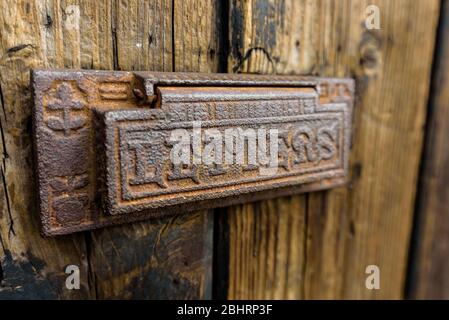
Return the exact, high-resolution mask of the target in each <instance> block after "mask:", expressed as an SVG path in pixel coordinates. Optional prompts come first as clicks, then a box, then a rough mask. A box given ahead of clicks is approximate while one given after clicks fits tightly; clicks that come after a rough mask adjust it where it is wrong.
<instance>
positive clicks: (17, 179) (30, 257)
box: [0, 1, 106, 299]
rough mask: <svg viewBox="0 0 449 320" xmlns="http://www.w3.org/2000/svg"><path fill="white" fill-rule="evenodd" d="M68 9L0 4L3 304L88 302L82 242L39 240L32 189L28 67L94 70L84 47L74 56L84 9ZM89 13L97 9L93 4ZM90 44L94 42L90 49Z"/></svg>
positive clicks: (55, 5) (0, 290)
mask: <svg viewBox="0 0 449 320" xmlns="http://www.w3.org/2000/svg"><path fill="white" fill-rule="evenodd" d="M70 4H71V3H67V6H65V7H61V6H60V5H59V1H45V2H44V1H2V2H1V3H0V35H1V36H0V56H1V58H0V88H1V105H2V109H1V110H2V112H1V116H0V124H1V133H2V164H1V174H2V184H1V197H0V199H1V200H0V203H1V211H0V242H1V244H2V245H1V247H0V257H1V258H0V266H1V270H2V272H1V279H0V298H2V299H8V298H16V299H18V298H34V299H40V298H52V299H56V298H90V297H92V295H91V292H90V286H89V282H88V278H87V275H88V261H87V248H86V244H85V240H84V237H83V235H73V236H67V237H59V238H57V239H52V238H44V237H42V236H41V235H40V231H39V230H40V226H39V223H38V220H39V218H38V210H37V207H36V202H35V198H36V197H35V195H36V193H37V190H36V188H35V185H34V183H33V181H34V180H35V176H34V169H33V155H32V148H31V117H30V114H31V106H32V101H31V92H30V87H29V70H30V68H36V67H49V68H50V67H51V68H57V67H59V68H63V67H74V68H79V67H82V66H83V65H82V63H83V61H85V60H86V59H87V57H89V59H87V60H93V61H97V62H96V63H98V60H95V58H94V57H93V56H94V55H93V51H92V50H90V49H88V48H85V51H84V54H83V59H81V55H80V54H74V52H78V53H79V52H80V51H81V50H80V43H81V42H80V34H81V33H80V32H84V31H85V30H84V29H82V30H80V31H75V30H76V28H73V27H74V25H72V24H70V23H69V20H70V19H72V18H73V19H74V22H73V23H75V24H76V23H79V22H80V20H83V19H90V18H89V17H88V14H87V11H85V10H83V8H85V6H84V7H83V6H81V10H79V11H78V13H79V15H78V13H75V17H74V16H73V14H74V13H72V11H70V8H69V7H68V6H69V5H70ZM73 8H74V7H72V9H73ZM78 8H80V7H78ZM90 8H91V9H92V10H101V9H100V7H97V6H96V5H95V4H94V3H92V4H90ZM62 10H64V12H63V11H62ZM82 28H84V27H82ZM85 36H86V37H88V36H89V34H87V33H86V35H85ZM96 45H97V44H96V43H94V42H92V46H91V48H93V47H94V46H96ZM104 57H105V58H106V55H105V56H104ZM90 58H92V59H90ZM96 67H98V66H96ZM69 264H74V265H77V266H78V267H79V268H80V276H81V290H73V291H71V290H67V289H66V287H65V278H66V274H65V273H64V270H65V266H66V265H69Z"/></svg>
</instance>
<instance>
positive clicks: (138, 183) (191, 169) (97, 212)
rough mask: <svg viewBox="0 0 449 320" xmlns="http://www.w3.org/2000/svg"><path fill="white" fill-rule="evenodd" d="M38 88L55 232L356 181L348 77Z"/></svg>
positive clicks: (77, 81) (47, 208) (49, 74)
mask: <svg viewBox="0 0 449 320" xmlns="http://www.w3.org/2000/svg"><path fill="white" fill-rule="evenodd" d="M32 82H33V88H34V99H35V109H34V136H35V151H36V161H37V171H38V182H39V204H40V212H41V218H42V223H43V231H44V233H45V234H47V235H57V234H67V233H72V232H76V231H82V230H88V229H93V228H98V227H103V226H107V225H112V224H119V223H125V222H131V221H138V220H143V219H149V218H153V217H161V216H164V215H169V214H175V213H181V212H188V211H192V210H199V209H207V208H215V207H219V206H226V205H231V204H236V203H242V202H247V201H255V200H259V199H263V198H269V197H274V196H279V195H288V194H293V193H298V192H308V191H314V190H322V189H328V188H332V187H335V186H338V185H341V184H343V183H344V182H345V180H346V176H347V170H348V168H347V166H348V152H349V145H350V138H351V114H352V101H353V93H354V83H353V81H352V80H350V79H329V78H312V77H296V76H260V75H231V74H197V73H157V72H152V73H151V72H136V73H134V72H106V71H46V70H38V71H34V72H33V74H32Z"/></svg>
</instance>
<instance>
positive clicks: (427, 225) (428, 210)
mask: <svg viewBox="0 0 449 320" xmlns="http://www.w3.org/2000/svg"><path fill="white" fill-rule="evenodd" d="M448 37H449V2H448V1H443V2H442V7H441V18H440V27H439V34H438V38H437V48H436V54H435V62H434V74H433V76H432V87H431V96H430V103H429V116H428V123H427V131H426V140H425V148H424V152H423V160H422V161H423V165H422V171H421V174H420V183H419V188H418V199H417V216H416V221H415V226H416V227H417V230H416V231H417V232H416V233H415V241H414V247H412V249H414V250H415V251H414V252H413V255H412V258H413V259H411V264H412V266H411V271H412V272H411V274H410V276H411V277H410V280H409V282H410V283H411V286H410V292H409V297H410V298H415V299H449V275H448V274H447V270H448V268H449V245H448V244H449V206H448V204H447V201H448V200H447V199H448V198H449V184H448V181H449V175H448V174H449V162H448V159H449V148H448V145H447V137H448V136H449V41H448Z"/></svg>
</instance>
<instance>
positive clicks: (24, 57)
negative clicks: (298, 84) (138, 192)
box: [0, 0, 223, 298]
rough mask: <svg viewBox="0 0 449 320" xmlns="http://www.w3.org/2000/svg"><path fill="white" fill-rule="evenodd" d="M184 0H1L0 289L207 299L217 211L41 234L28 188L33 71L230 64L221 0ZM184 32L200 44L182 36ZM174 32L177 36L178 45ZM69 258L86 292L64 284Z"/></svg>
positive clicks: (24, 293) (12, 293)
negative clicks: (223, 43)
mask: <svg viewBox="0 0 449 320" xmlns="http://www.w3.org/2000/svg"><path fill="white" fill-rule="evenodd" d="M179 4H180V3H178V2H177V3H176V4H175V7H173V1H169V0H160V1H106V0H105V1H96V2H92V1H64V2H61V1H58V0H48V1H19V2H15V1H6V2H2V3H1V4H0V12H1V14H0V34H1V37H0V54H1V60H0V68H1V75H0V88H1V92H2V95H1V96H2V99H1V106H2V110H3V112H2V113H1V116H0V118H1V129H2V138H3V139H2V150H3V151H2V178H3V183H2V184H1V190H2V192H1V195H2V196H1V199H2V200H1V214H0V219H1V220H0V239H1V243H2V246H1V249H0V256H1V260H0V261H1V262H0V265H1V268H0V270H1V272H0V275H1V279H0V280H1V286H0V296H1V297H6V298H9V297H15V298H21V297H33V298H112V297H114V298H119V297H123V298H164V297H165V298H207V297H210V295H211V279H210V278H211V265H212V261H211V257H212V243H213V241H212V229H213V216H212V215H210V214H207V213H194V214H190V215H179V216H175V217H170V218H167V219H164V220H157V221H153V222H142V223H136V224H133V225H128V226H121V227H115V228H110V229H105V230H98V231H93V232H87V233H84V234H78V235H74V236H64V237H57V238H43V237H41V236H40V234H39V225H38V218H37V208H36V203H35V199H34V195H35V194H36V192H37V191H36V189H35V187H34V185H33V184H30V181H33V180H34V175H33V161H32V152H31V146H30V137H31V126H30V110H31V105H32V104H31V100H30V90H29V70H30V68H34V67H52V68H88V69H113V68H115V69H123V70H165V71H170V70H173V69H174V66H175V64H176V62H177V61H183V62H182V63H181V62H179V63H178V66H177V67H176V70H178V71H182V70H191V71H200V70H201V71H216V70H217V69H218V63H219V62H218V61H219V60H220V59H221V61H222V60H223V59H222V58H220V50H221V48H219V47H218V45H219V41H218V40H217V39H218V35H217V30H218V29H217V28H219V26H220V21H221V20H220V19H218V20H217V19H216V18H217V17H219V14H218V12H219V11H218V10H219V9H218V7H219V4H218V3H217V2H215V1H209V2H202V3H197V2H194V1H191V2H183V3H182V7H180V6H179ZM205 21H206V23H205ZM181 27H182V29H180V28H181ZM175 29H176V30H175ZM186 35H187V36H190V37H191V38H192V39H198V40H197V41H196V42H194V43H191V42H190V41H189V38H185V40H184V41H183V40H182V39H184V36H186ZM173 39H180V40H176V43H177V45H176V47H174V46H173ZM184 42H185V43H184ZM178 45H179V46H183V47H182V48H183V49H178ZM174 48H177V51H176V53H175V51H174ZM184 48H187V49H184ZM184 56H186V57H188V58H187V59H186V58H185V57H184ZM181 59H182V60H181ZM68 264H76V265H78V266H79V267H80V269H81V270H80V271H81V286H82V290H74V291H69V290H67V289H65V286H64V284H65V276H66V275H65V274H64V267H65V266H66V265H68Z"/></svg>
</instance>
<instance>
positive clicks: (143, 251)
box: [0, 0, 447, 299]
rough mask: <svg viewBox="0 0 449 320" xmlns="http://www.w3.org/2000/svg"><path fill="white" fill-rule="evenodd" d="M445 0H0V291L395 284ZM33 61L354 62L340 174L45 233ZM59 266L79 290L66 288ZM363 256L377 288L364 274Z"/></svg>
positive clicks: (89, 293) (318, 66)
mask: <svg viewBox="0 0 449 320" xmlns="http://www.w3.org/2000/svg"><path fill="white" fill-rule="evenodd" d="M369 5H375V6H377V7H378V8H379V13H380V29H378V30H377V29H367V27H366V25H365V19H366V9H367V7H368V6H369ZM440 11H441V12H443V11H442V10H441V8H440V1H438V0H430V1H419V0H416V1H415V0H395V1H388V0H376V1H374V0H373V1H365V0H353V1H349V0H337V1H331V0H317V1H309V0H300V1H296V0H230V1H218V0H216V1H214V0H201V1H197V0H151V1H144V0H142V1H138V0H101V1H87V0H66V1H62V0H46V1H38V0H20V1H12V0H2V1H0V89H1V90H0V98H1V99H0V103H1V107H2V108H1V110H0V129H1V138H2V139H1V143H2V147H1V152H2V153H1V154H2V156H1V160H2V161H1V163H0V167H1V177H2V183H0V190H1V191H0V195H1V196H0V243H1V246H0V298H42V299H45V298H60V299H72V298H91V299H105V298H125V299H131V298H153V299H161V298H162V299H164V298H166V299H177V298H204V299H208V298H212V297H215V298H229V299H253V298H260V299H271V298H273V299H315V298H357V299H358V298H362V299H371V298H387V299H398V298H403V297H404V296H405V291H404V290H405V286H406V283H407V281H409V280H408V279H409V278H408V277H407V274H408V272H407V270H408V265H409V264H408V261H409V260H408V259H409V251H410V250H413V248H414V247H411V245H410V243H411V242H410V239H411V234H412V227H413V218H414V213H415V198H416V194H417V181H418V176H419V172H420V170H419V168H420V161H421V151H422V149H423V142H424V134H425V124H426V117H427V108H428V97H429V88H430V79H431V73H432V61H433V57H434V52H435V50H434V48H435V46H436V45H439V44H436V43H435V39H436V35H437V26H438V22H439V16H440ZM446 11H447V10H446ZM446 15H447V13H446ZM440 41H443V40H441V39H440ZM32 68H74V69H104V70H150V71H191V72H229V73H263V74H301V75H316V76H332V77H352V78H354V79H355V80H356V104H355V115H354V119H353V121H354V133H353V143H352V147H351V156H350V183H349V184H348V185H347V186H345V187H341V188H338V189H334V190H331V191H326V192H315V193H309V194H303V195H296V196H290V197H282V198H277V199H273V200H267V201H260V202H257V203H247V204H243V205H238V206H233V207H229V208H225V209H216V210H210V211H206V212H194V213H188V214H180V215H177V216H174V217H169V218H164V219H159V220H151V221H146V222H138V223H133V224H128V225H123V226H117V227H109V228H104V229H100V230H95V231H89V232H82V233H78V234H74V235H69V236H59V237H54V238H51V237H43V236H41V235H40V227H39V223H38V214H37V209H36V192H37V191H36V187H35V184H34V181H35V169H34V164H33V150H32V146H31V145H32V144H31V117H30V115H31V108H32V100H31V92H30V80H29V72H30V69H32ZM446 69H447V68H446ZM440 90H442V89H440ZM446 127H447V126H446ZM67 265H76V266H78V267H79V268H80V276H81V282H80V283H81V288H80V289H79V290H68V289H67V288H66V287H65V280H66V277H67V275H66V274H65V272H64V270H65V267H66V266H67ZM369 265H376V266H378V267H379V269H380V271H381V289H380V290H368V289H367V288H366V286H365V280H366V277H367V274H366V273H365V270H366V267H367V266H369Z"/></svg>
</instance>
